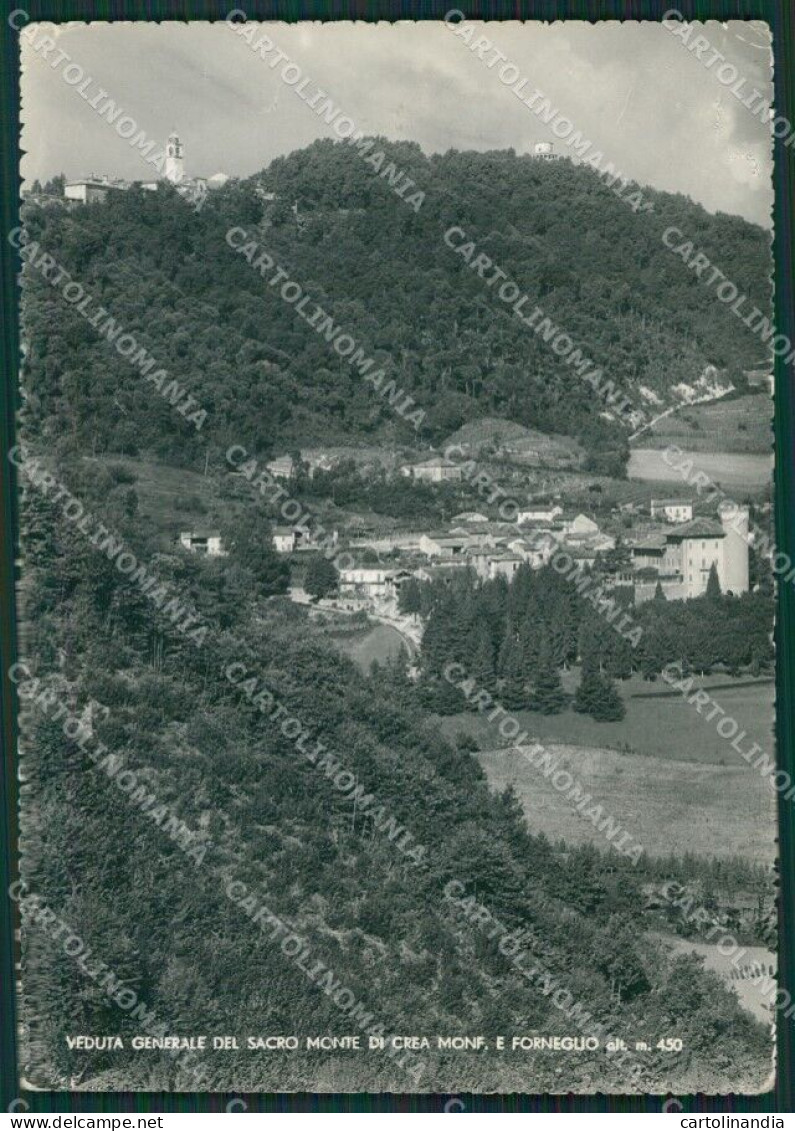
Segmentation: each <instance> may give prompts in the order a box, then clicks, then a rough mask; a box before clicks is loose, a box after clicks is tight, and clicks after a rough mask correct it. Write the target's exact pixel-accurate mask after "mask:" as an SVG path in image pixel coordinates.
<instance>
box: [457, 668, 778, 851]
mask: <svg viewBox="0 0 795 1131" xmlns="http://www.w3.org/2000/svg"><path fill="white" fill-rule="evenodd" d="M577 682H578V675H577V673H575V672H568V673H565V679H564V683H565V684H566V686H567V690H573V688H574V686H576V684H577ZM699 683H700V685H701V686H703V687H704V688H705V689H707V690H710V694H711V695H712V697H713V699H714V700H715V702H716V703H718V704H719V705H720V706H721V707H723V709H724V711H725V712H726V715H728V716H730V717H732V718H734V719H735V720H736V721H737V722H738V724H739V726H740V730H741V731H742V730H744V731H746V737H745V738H744V739H742V740H741V741H740V742H738V744H737V745H738V746H739V748H740V749H741V750H746V751H747V750H750V748H751V746H752V743H753V742H757V743H758V744H759V746H760V747H761V748H762V750H763V751H765V752H766V753H768V754H770V755H772V753H773V737H772V719H773V697H774V685H773V682H772V681H752V680H750V679H747V680H736V681H731V680H729V679H727V677H726V676H720V675H714V676H710V677H707V678H705V679H703V680H700V681H699ZM694 686H695V685H694ZM619 687H620V688H621V693H622V695H623V697H624V700H625V703H626V706H627V714H626V717H625V718H624V719H623V720H622V721H621V722H620V723H596V722H594V721H593V720H592V719H591V718H589V717H588V716H587V715H578V714H576V713H575V712H574V711H571V710H568V711H565V712H563V713H562V714H560V715H548V716H543V715H538V714H535V713H534V712H529V711H525V712H519V713H518V716H517V717H518V718H519V720H520V721H521V723H522V726H523V727H524V728H526V730H527V733H528V734H529V735H530V736H531V737H532V738H533V739H534V740H537V741H539V742H542V743H543V744H544V745H545V746H547V747H548V748H549V749H550V750H551V751H552V752H553V753H555V755H556V756H557V757H559V758H560V761H561V768H565V769H566V770H568V772H569V773H571V774H572V776H573V777H574V778H575V780H577V781H579V782H580V783H581V785H582V788H583V789H584V791H585V792H587V793H591V794H592V795H593V798H594V803H599V804H601V805H602V807H603V810H604V813H605V814H609V815H610V816H612V817H613V818H614V819H615V820H616V821H618V822H619V823H620V824H621V826H622V828H623V829H625V830H626V831H627V832H629V833H630V834H631V835H632V836H633V837H634V839H635V840H636V841H640V843H641V844H643V846H644V847H645V848H646V849H647V850H648V851H649V852H650V853H652V854H653V855H667V854H668V853H670V852H676V853H683V852H693V853H696V854H698V855H701V856H731V855H742V856H744V857H746V858H748V859H750V860H755V861H757V862H759V863H764V864H769V863H770V862H771V861H772V860H773V859H774V858H775V838H776V797H775V794H774V791H773V790H772V788H771V786H770V784H769V782H768V781H766V780H765V779H764V778H763V777H762V776H761V774H760V773H759V771H758V770H755V769H754V768H753V767H752V766H749V765H748V763H747V762H745V761H744V760H743V759H742V757H741V755H740V754H739V753H738V751H737V750H735V749H733V748H732V746H731V743H730V741H729V740H727V739H724V738H721V736H720V735H719V734H718V732H717V730H716V726H715V721H713V722H712V723H709V722H707V720H706V718H705V717H704V716H700V715H699V714H698V712H697V711H696V710H695V708H694V707H692V706H690V705H689V704H688V703H686V702H685V700H684V699H683V698H682V696H681V695H679V694H678V693H675V692H673V689H672V688H670V687H669V686H668V685H667V684H664V683H662V682H661V681H659V680H658V681H657V682H655V683H648V682H645V681H643V680H641V679H640V678H639V677H633V679H632V680H627V681H626V682H625V683H621V684H619ZM721 717H722V716H721ZM441 725H442V729H443V731H444V733H445V734H446V735H448V736H449V737H453V736H455V735H456V734H460V733H462V732H464V733H467V734H471V735H472V736H473V737H475V738H476V740H477V741H478V743H479V745H480V748H481V753H480V754H479V755H478V758H479V760H480V763H481V765H482V766H483V769H484V770H485V772H486V775H487V777H488V780H489V784H490V785H491V786H492V788H494V789H496V790H502V789H504V788H505V786H506V785H509V784H510V785H513V787H514V788H515V790H516V792H517V795H518V796H519V799H520V801H521V803H522V806H523V807H524V811H525V814H526V817H527V821H528V825H529V827H530V828H531V830H532V831H534V832H544V833H545V834H546V835H547V836H548V837H550V839H552V840H554V839H556V838H558V837H563V838H564V839H565V840H567V841H571V842H572V843H575V844H579V843H583V842H589V843H593V844H596V845H597V846H599V847H601V848H605V847H606V846H607V841H606V840H605V838H604V836H603V834H601V833H600V832H599V831H598V830H597V829H596V828H594V826H593V824H592V823H591V822H590V821H588V820H586V819H584V818H583V817H582V816H580V815H579V814H578V812H577V810H576V809H574V807H573V806H572V804H571V803H570V802H569V801H568V800H567V799H566V797H565V795H563V794H561V793H559V792H558V791H557V790H556V789H555V788H554V786H553V785H552V783H551V781H550V780H548V779H547V778H545V777H544V775H543V773H542V772H541V771H540V770H539V769H537V768H535V767H534V766H533V765H532V764H531V763H530V762H529V761H527V760H526V759H525V758H523V757H522V754H521V753H520V752H519V751H517V750H515V749H510V748H504V747H503V748H502V749H495V747H497V745H498V743H500V741H501V740H500V738H499V734H498V731H497V729H496V725H495V723H491V724H490V723H489V722H488V720H487V718H486V717H485V715H474V714H462V715H455V716H452V717H449V718H446V719H444V720H443V722H442V724H441Z"/></svg>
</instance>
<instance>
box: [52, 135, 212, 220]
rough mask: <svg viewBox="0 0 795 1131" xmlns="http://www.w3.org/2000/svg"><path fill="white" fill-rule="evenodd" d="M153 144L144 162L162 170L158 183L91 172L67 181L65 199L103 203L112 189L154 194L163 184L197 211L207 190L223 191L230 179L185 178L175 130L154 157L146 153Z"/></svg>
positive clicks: (82, 202) (178, 138)
mask: <svg viewBox="0 0 795 1131" xmlns="http://www.w3.org/2000/svg"><path fill="white" fill-rule="evenodd" d="M142 136H143V135H142ZM154 144H155V143H154V142H153V141H149V142H147V145H146V147H144V148H143V152H144V153H145V154H146V155H147V163H148V164H150V165H151V166H152V168H153V169H155V170H157V171H160V170H162V174H163V175H162V177H161V178H160V180H158V179H154V180H140V181H124V180H120V179H118V178H114V177H109V176H107V175H106V174H98V173H91V174H90V175H89V176H87V177H81V178H78V179H76V180H74V181H68V182H67V183H66V184H65V185H64V197H65V198H66V199H67V200H71V201H74V202H75V203H79V204H95V203H103V202H104V201H105V200H106V199H107V197H108V193H109V192H110V191H111V190H114V189H115V190H119V191H127V190H128V189H131V188H136V187H140V188H143V189H148V190H150V191H156V190H157V188H158V185H160V184H163V183H165V184H170V185H173V186H174V188H175V189H176V190H177V192H178V193H179V194H180V196H183V197H184V198H185V199H186V200H188V201H189V202H190V203H192V204H193V205H194V208H195V210H196V211H198V210H199V209H200V208H201V207H202V205H203V203H204V201H205V199H206V197H207V192H208V190H209V189H219V188H223V186H224V185H225V184H226V183H227V181H228V180H229V177H228V176H227V175H226V173H214V174H213V176H212V177H209V178H208V177H191V176H187V175H186V173H185V150H184V147H183V145H182V141H181V139H180V136H179V134H178V133H176V131H175V132H173V133H171V134H169V137H168V141H167V142H166V147H165V149H161V150H160V151H158V152H155V154H154V156H153V157H150V156H149V150H150V149H152V148H153V147H154Z"/></svg>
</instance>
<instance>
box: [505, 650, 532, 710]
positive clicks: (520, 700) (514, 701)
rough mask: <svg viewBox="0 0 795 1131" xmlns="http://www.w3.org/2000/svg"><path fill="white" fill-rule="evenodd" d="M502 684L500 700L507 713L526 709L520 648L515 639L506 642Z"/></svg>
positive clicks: (525, 691)
mask: <svg viewBox="0 0 795 1131" xmlns="http://www.w3.org/2000/svg"><path fill="white" fill-rule="evenodd" d="M503 663H504V669H503V676H504V679H503V684H502V689H501V691H500V699H501V701H502V704H503V706H504V707H507V708H508V710H509V711H521V710H522V709H523V708H525V707H527V702H528V696H527V686H526V684H525V680H524V674H523V672H522V667H523V665H522V646H521V644H520V643H519V641H518V640H517V639H516V637H509V638H508V640H507V641H506V648H505V654H504V659H503Z"/></svg>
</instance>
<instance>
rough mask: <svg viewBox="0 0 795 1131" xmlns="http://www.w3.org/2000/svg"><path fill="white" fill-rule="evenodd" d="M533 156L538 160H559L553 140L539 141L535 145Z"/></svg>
mask: <svg viewBox="0 0 795 1131" xmlns="http://www.w3.org/2000/svg"><path fill="white" fill-rule="evenodd" d="M533 156H534V157H535V159H536V160H537V161H557V160H558V154H557V153H556V152H555V150H554V149H553V148H552V142H551V141H538V142H536V144H535V145H534V146H533Z"/></svg>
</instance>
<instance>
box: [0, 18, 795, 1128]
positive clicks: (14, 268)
mask: <svg viewBox="0 0 795 1131" xmlns="http://www.w3.org/2000/svg"><path fill="white" fill-rule="evenodd" d="M674 3H675V4H676V7H677V9H678V10H679V11H681V12H682V14H683V16H684V17H685V19H689V20H706V19H712V20H714V19H718V20H730V19H732V20H744V19H760V20H765V21H766V22H768V23H769V24H770V25H771V28H772V32H773V46H774V54H775V105H776V108H777V110H778V113H780V114H784V115H786V117H787V118H788V119H789V120H790V121H795V41H794V29H793V24H794V23H795V6H793V5H792V3H791V0H695V2H694V0H665V2H651V0H648V2H643V0H635V2H632V3H624V4H620V3H617V2H616V0H591V2H588V3H586V2H582V0H580V2H578V0H566V2H554V0H538V2H528V0H488V2H482V3H481V2H472V0H416V2H413V3H412V2H409V0H349V2H345V3H343V0H272V2H266V0H243V2H242V3H240V2H239V0H227V2H225V3H218V2H216V3H213V2H211V0H93V2H92V0H3V2H2V4H1V5H0V51H2V74H3V80H2V92H3V109H2V116H1V118H0V121H1V122H2V154H1V155H0V159H1V160H2V173H3V175H2V187H1V189H0V246H2V257H1V260H0V261H1V262H2V282H3V303H2V350H0V361H1V362H2V401H0V722H1V723H2V741H3V756H4V757H3V789H2V805H0V822H1V823H2V831H1V832H0V836H1V838H2V845H3V852H2V868H3V872H2V876H1V877H0V888H1V889H2V891H1V892H0V916H1V917H2V923H0V993H2V1005H1V1006H0V1042H2V1044H1V1045H0V1112H5V1111H12V1112H14V1111H17V1112H19V1113H20V1114H25V1113H26V1112H37V1111H39V1112H49V1113H59V1112H98V1113H99V1112H123V1113H129V1114H131V1115H135V1114H136V1113H155V1114H156V1113H158V1112H203V1111H212V1112H224V1111H225V1110H230V1109H229V1108H228V1107H227V1105H228V1104H229V1103H230V1101H232V1100H234V1101H236V1103H234V1104H233V1105H232V1107H231V1110H233V1111H234V1110H235V1108H236V1109H237V1110H248V1111H250V1112H256V1111H263V1112H270V1111H318V1112H322V1111H351V1112H367V1111H379V1110H383V1111H393V1112H394V1111H400V1112H414V1111H438V1112H445V1111H450V1112H456V1111H461V1110H463V1111H466V1112H475V1111H504V1112H522V1111H526V1112H534V1111H576V1112H588V1111H610V1110H615V1111H620V1112H642V1111H650V1112H659V1111H660V1110H661V1103H662V1101H661V1097H660V1096H633V1097H623V1098H622V1097H608V1096H591V1097H587V1096H543V1095H542V1096H538V1095H499V1096H494V1095H468V1094H464V1095H460V1096H455V1097H451V1096H450V1095H428V1094H418V1095H403V1096H398V1095H358V1094H348V1095H334V1094H324V1095H313V1094H311V1093H298V1094H284V1095H278V1094H272V1093H258V1094H247V1095H244V1096H236V1095H234V1096H233V1095H232V1094H230V1093H216V1094H187V1093H94V1092H92V1093H85V1092H78V1093H69V1092H31V1091H26V1090H25V1089H24V1087H23V1086H22V1085H21V1084H20V1082H19V1075H18V1068H17V1056H16V1029H17V1017H16V1009H15V1002H14V992H13V988H14V983H15V966H14V963H15V960H16V958H17V957H18V956H17V955H16V953H15V933H14V932H15V927H16V926H17V924H16V923H15V915H16V911H17V908H16V906H15V905H14V904H13V903H12V902H11V900H10V899H9V897H8V895H7V890H8V886H9V884H10V883H11V882H12V881H13V880H14V879H15V878H16V876H17V863H18V861H17V846H18V815H17V805H18V787H17V773H16V708H17V704H16V700H15V692H14V686H13V684H12V683H11V681H10V680H8V679H7V678H6V672H7V670H8V668H9V667H10V665H11V664H12V663H13V662H14V660H15V659H16V623H15V603H14V585H15V581H16V580H17V573H18V570H17V567H16V564H15V559H16V550H15V547H16V538H17V508H16V495H15V492H16V483H15V478H14V474H13V473H14V468H13V466H12V465H11V464H10V462H9V460H8V459H7V458H6V457H7V452H8V450H9V448H10V447H11V446H12V445H13V443H14V414H15V411H16V408H17V405H18V392H17V360H18V357H19V323H18V313H17V299H18V292H17V287H16V275H17V272H18V270H19V262H18V259H17V255H16V252H15V251H14V250H13V249H12V247H11V245H10V244H9V243H8V241H7V239H6V234H7V233H8V232H9V231H10V230H11V229H12V228H14V227H15V226H16V225H17V224H18V223H19V172H18V163H19V137H20V121H19V117H20V105H19V94H20V91H19V42H18V36H17V33H16V32H15V31H14V30H13V29H12V27H11V26H10V25H9V23H8V19H7V17H8V16H9V14H10V13H11V12H12V11H14V9H21V10H24V12H25V13H26V14H27V16H28V17H29V20H31V21H36V20H47V21H51V22H55V23H60V22H66V21H70V20H101V21H121V20H132V21H165V20H187V21H194V20H217V19H222V18H223V17H224V15H225V14H226V13H227V12H228V11H231V10H232V9H234V8H235V7H243V8H245V11H246V13H247V15H248V16H249V18H250V19H262V20H286V21H289V22H296V21H299V20H304V19H314V20H318V19H319V20H350V19H357V20H368V21H374V20H379V19H380V20H398V19H401V20H406V19H412V20H418V21H421V20H440V19H441V18H442V17H443V16H444V14H445V12H446V11H447V10H448V9H450V8H451V7H457V8H459V9H460V10H461V11H463V12H464V14H465V15H466V16H467V17H468V18H471V19H491V20H500V19H510V20H515V19H527V20H555V19H572V20H583V21H600V20H606V19H612V20H629V21H632V20H641V19H644V20H656V21H659V20H661V19H662V16H663V14H664V13H665V12H666V11H667V10H668V9H669V8H671V7H672V6H673V5H674ZM794 185H795V148H785V146H784V144H783V142H782V141H776V143H775V168H774V188H775V205H774V231H775V244H774V256H775V317H776V325H777V330H778V332H779V333H784V334H786V335H787V336H788V337H789V338H790V340H795V299H794V298H793V295H794V294H795V286H794V285H793V278H794V275H793V273H794V271H795V264H793V221H792V203H793V186H794ZM775 382H776V383H775V394H776V396H775V444H776V477H775V486H774V506H775V521H776V530H777V538H776V541H777V545H778V547H779V548H780V549H782V550H783V551H785V552H786V553H787V554H788V555H789V557H790V559H795V444H794V443H793V438H795V396H793V388H792V386H793V382H795V372H793V367H792V366H787V365H785V363H784V361H783V359H781V358H777V359H776V372H775ZM793 633H795V590H793V586H792V584H791V583H786V582H785V583H781V584H779V586H778V596H777V608H776V647H777V663H776V695H777V712H776V736H777V757H778V766H779V769H782V770H786V771H787V772H788V773H789V774H790V775H791V776H792V777H793V778H795V734H794V733H793V730H794V724H795V644H791V639H792V637H793ZM794 846H795V808H794V807H793V802H787V801H783V800H782V801H781V802H780V806H779V856H780V890H779V899H780V937H779V972H780V973H779V977H780V984H781V986H782V987H783V988H784V989H787V990H788V991H789V993H790V994H791V995H792V996H793V998H795V847H794ZM777 1024H778V1030H777V1049H778V1067H777V1080H776V1086H775V1089H774V1090H773V1091H771V1092H769V1093H766V1094H763V1095H759V1096H750V1097H744V1096H708V1095H701V1094H699V1095H696V1096H677V1097H676V1099H677V1100H678V1102H679V1103H680V1104H681V1105H682V1110H683V1113H688V1112H693V1113H694V1114H703V1113H706V1112H715V1113H720V1112H726V1113H732V1112H743V1113H765V1112H768V1113H770V1112H790V1111H793V1110H795V1103H794V1102H793V1101H794V1100H795V1063H793V1062H794V1060H795V1058H794V1057H793V1046H795V1017H793V1018H790V1019H786V1018H784V1016H783V1015H782V1014H781V1013H779V1014H778V1015H777ZM451 1100H453V1101H454V1102H452V1103H451V1102H450V1101H451ZM456 1101H457V1102H456ZM243 1105H245V1107H244V1106H243Z"/></svg>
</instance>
